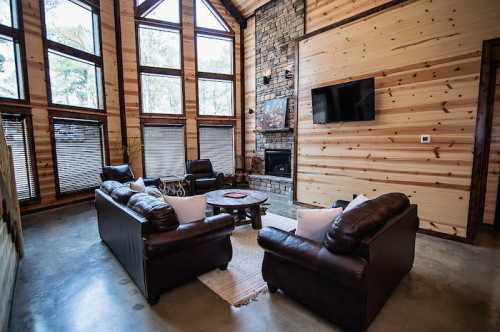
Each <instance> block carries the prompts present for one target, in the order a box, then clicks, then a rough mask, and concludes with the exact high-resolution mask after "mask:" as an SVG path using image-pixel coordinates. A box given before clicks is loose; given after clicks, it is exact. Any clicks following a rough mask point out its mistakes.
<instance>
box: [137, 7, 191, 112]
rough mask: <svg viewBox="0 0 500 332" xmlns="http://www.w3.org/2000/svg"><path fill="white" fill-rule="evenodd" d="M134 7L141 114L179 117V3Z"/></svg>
mask: <svg viewBox="0 0 500 332" xmlns="http://www.w3.org/2000/svg"><path fill="white" fill-rule="evenodd" d="M137 4H138V7H137V11H136V22H137V48H138V54H139V61H138V62H139V76H140V87H141V111H142V113H155V114H173V115H180V114H183V93H182V91H183V89H182V86H183V84H182V56H181V54H182V51H181V50H182V38H181V25H180V9H179V0H159V1H147V2H142V1H139V2H138V3H137Z"/></svg>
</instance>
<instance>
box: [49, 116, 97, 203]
mask: <svg viewBox="0 0 500 332" xmlns="http://www.w3.org/2000/svg"><path fill="white" fill-rule="evenodd" d="M53 126H54V128H53V130H54V145H55V147H54V149H55V155H56V169H57V189H58V192H59V194H67V193H74V192H82V191H88V190H92V189H94V188H97V187H98V186H99V184H100V182H101V180H100V173H101V171H102V167H103V166H104V164H105V163H106V160H105V148H104V125H103V123H102V122H101V121H83V120H70V119H54V120H53Z"/></svg>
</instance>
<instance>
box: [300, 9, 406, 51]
mask: <svg viewBox="0 0 500 332" xmlns="http://www.w3.org/2000/svg"><path fill="white" fill-rule="evenodd" d="M408 1H416V0H392V1H389V2H387V3H384V4H382V5H380V6H377V7H373V8H371V9H369V10H366V11H364V12H361V13H359V14H356V15H354V16H351V17H348V18H346V19H343V20H341V21H338V22H335V23H332V24H329V25H327V26H325V27H322V28H320V29H318V30H315V31H312V32H309V33H306V34H304V35H302V36H301V37H298V38H297V40H298V41H301V40H304V39H308V38H310V37H312V36H316V35H318V34H320V33H323V32H325V31H328V30H332V29H335V28H338V27H340V26H342V25H346V24H348V23H352V22H354V21H357V20H360V19H363V18H365V17H367V16H370V15H373V14H377V13H379V12H381V11H384V10H386V9H389V8H391V7H394V6H397V5H400V4H404V3H405V2H408ZM304 6H306V5H305V4H304ZM306 12H307V11H306ZM304 17H305V15H304ZM305 28H306V26H305V24H304V29H305Z"/></svg>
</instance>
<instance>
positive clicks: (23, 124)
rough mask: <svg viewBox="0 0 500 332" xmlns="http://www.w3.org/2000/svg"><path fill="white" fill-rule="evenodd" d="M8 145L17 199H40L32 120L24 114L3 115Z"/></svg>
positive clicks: (22, 200)
mask: <svg viewBox="0 0 500 332" xmlns="http://www.w3.org/2000/svg"><path fill="white" fill-rule="evenodd" d="M1 121H2V128H3V131H4V135H5V140H6V142H7V145H9V146H10V148H11V151H12V161H13V164H14V175H15V178H16V189H17V198H18V199H19V200H20V201H21V202H24V201H29V200H32V199H35V198H37V197H38V187H37V185H36V182H35V175H34V165H33V163H34V158H33V145H32V140H31V138H32V133H31V122H30V121H31V119H30V118H29V117H28V116H26V115H23V114H10V113H2V114H1Z"/></svg>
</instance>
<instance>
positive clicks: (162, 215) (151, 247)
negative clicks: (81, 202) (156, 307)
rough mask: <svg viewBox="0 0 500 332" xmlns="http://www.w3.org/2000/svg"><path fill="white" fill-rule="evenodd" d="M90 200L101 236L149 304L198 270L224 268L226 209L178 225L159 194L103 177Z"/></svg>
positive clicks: (228, 253)
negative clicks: (132, 187)
mask: <svg viewBox="0 0 500 332" xmlns="http://www.w3.org/2000/svg"><path fill="white" fill-rule="evenodd" d="M95 204H96V209H97V222H98V227H99V234H100V236H101V239H102V240H103V241H104V243H106V245H107V246H108V247H109V249H110V250H111V251H112V252H113V254H114V255H115V257H116V258H117V259H118V261H119V262H120V263H121V264H122V266H123V267H124V268H125V270H126V271H127V272H128V274H129V275H130V277H131V278H132V280H133V281H134V282H135V284H136V285H137V287H138V288H139V289H140V290H141V292H142V293H143V294H144V296H145V297H146V299H147V300H148V302H149V303H151V304H154V303H156V302H157V301H158V299H159V296H160V294H161V293H163V292H165V291H167V290H169V289H171V288H173V287H176V286H178V285H180V284H183V283H185V282H187V281H189V280H191V279H193V278H195V277H196V276H198V275H200V274H202V273H205V272H207V271H210V270H213V269H215V268H220V269H226V268H227V264H228V263H229V261H230V260H231V258H232V253H233V251H232V246H231V240H230V235H231V233H232V231H233V230H234V220H233V218H232V217H231V216H230V215H229V214H220V215H217V216H214V217H209V218H205V220H202V221H199V222H194V223H190V224H182V225H180V224H179V222H178V220H177V216H176V214H175V211H174V210H173V208H172V207H171V206H169V205H168V204H167V203H165V202H164V201H163V200H162V199H158V198H155V197H153V196H151V195H149V194H147V193H137V192H134V191H132V190H130V188H129V186H128V185H123V184H121V183H119V182H117V181H105V182H103V184H102V185H101V188H100V189H97V190H96V192H95Z"/></svg>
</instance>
